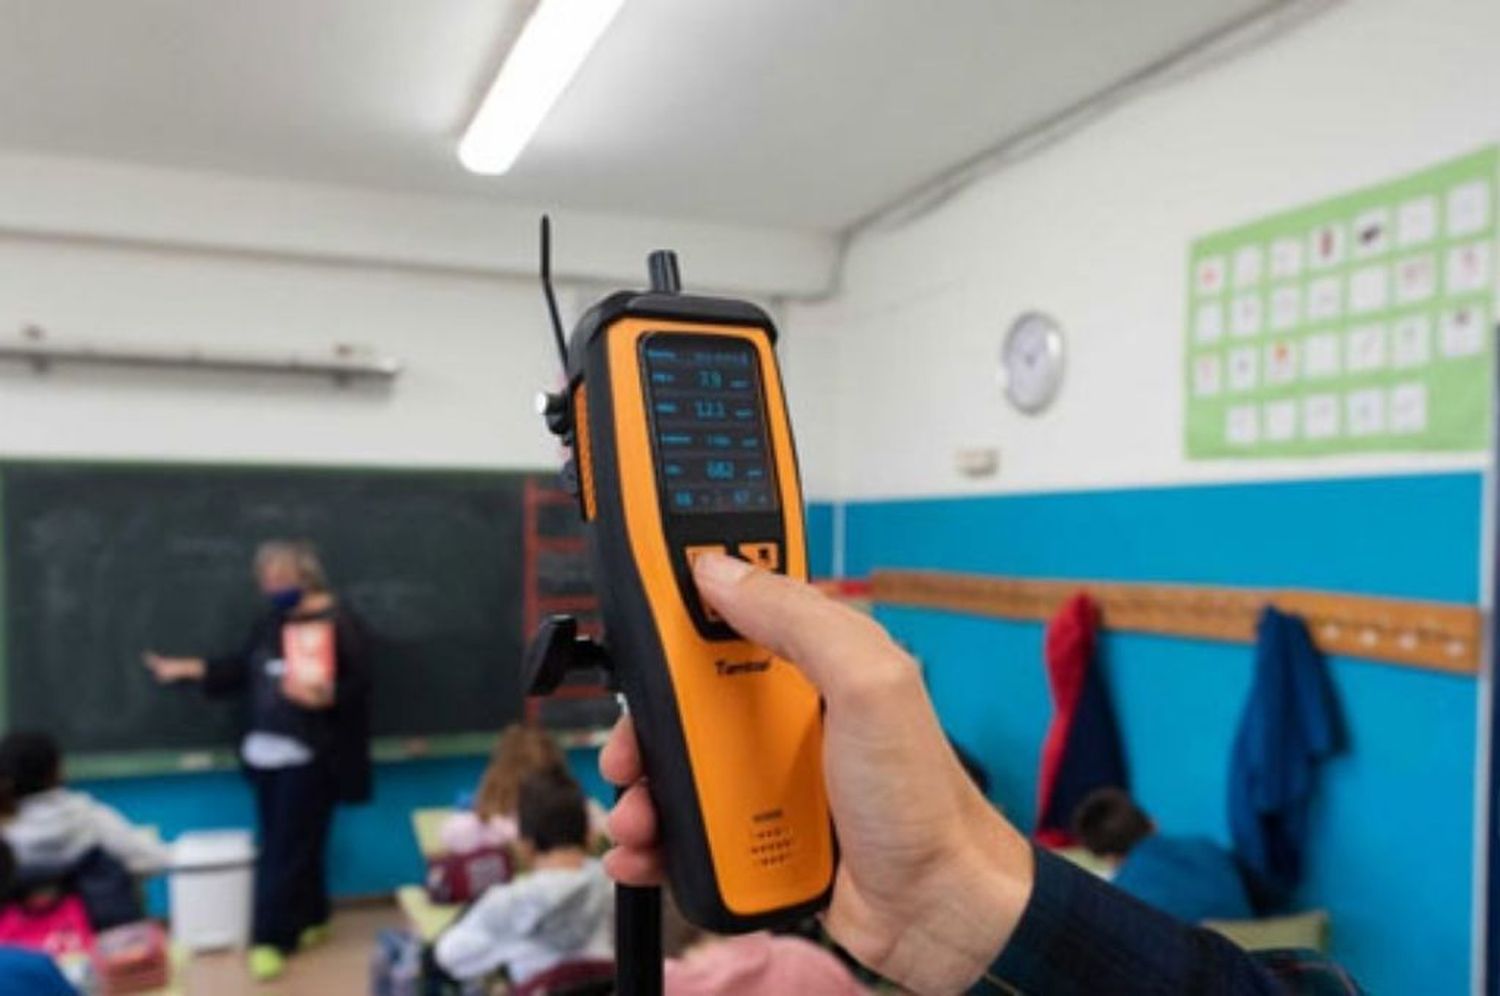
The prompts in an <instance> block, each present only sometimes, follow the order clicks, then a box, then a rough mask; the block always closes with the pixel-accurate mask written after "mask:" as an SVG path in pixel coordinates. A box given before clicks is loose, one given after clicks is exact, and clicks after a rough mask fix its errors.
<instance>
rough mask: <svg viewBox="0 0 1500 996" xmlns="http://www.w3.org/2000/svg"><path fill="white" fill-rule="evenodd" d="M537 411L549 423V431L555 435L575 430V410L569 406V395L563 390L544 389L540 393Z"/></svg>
mask: <svg viewBox="0 0 1500 996" xmlns="http://www.w3.org/2000/svg"><path fill="white" fill-rule="evenodd" d="M536 413H537V414H538V415H540V416H541V417H542V420H543V421H544V422H546V423H547V431H548V432H551V433H552V434H553V435H554V436H566V435H568V434H569V433H570V432H572V431H573V412H572V410H571V409H570V408H569V407H568V396H567V395H566V394H564V393H562V392H561V391H542V392H541V393H540V394H538V395H537V396H536Z"/></svg>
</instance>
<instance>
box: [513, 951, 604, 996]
mask: <svg viewBox="0 0 1500 996" xmlns="http://www.w3.org/2000/svg"><path fill="white" fill-rule="evenodd" d="M614 981H615V963H614V962H612V961H608V960H606V959H602V958H585V959H580V960H578V961H565V962H563V963H562V964H561V965H554V966H552V967H551V968H549V969H547V970H546V971H545V972H540V973H538V974H536V975H533V976H532V977H531V978H529V979H527V980H526V981H525V983H523V984H522V985H519V986H516V987H515V988H514V989H512V990H511V994H512V996H569V994H574V993H586V992H587V993H594V992H606V991H608V992H612V991H613V988H610V989H604V988H601V987H602V986H603V985H604V984H606V983H607V984H609V986H610V987H613V984H614Z"/></svg>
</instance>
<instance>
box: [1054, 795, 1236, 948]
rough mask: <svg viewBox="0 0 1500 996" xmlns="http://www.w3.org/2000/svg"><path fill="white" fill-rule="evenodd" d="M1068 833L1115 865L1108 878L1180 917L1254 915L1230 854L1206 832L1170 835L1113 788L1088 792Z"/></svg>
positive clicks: (1209, 917) (1146, 901)
mask: <svg viewBox="0 0 1500 996" xmlns="http://www.w3.org/2000/svg"><path fill="white" fill-rule="evenodd" d="M1073 833H1074V835H1075V836H1077V837H1078V839H1079V840H1080V841H1081V842H1082V843H1083V846H1084V847H1086V848H1088V849H1089V850H1090V851H1091V852H1093V853H1094V854H1095V855H1097V856H1098V857H1100V858H1103V859H1104V860H1105V861H1106V862H1107V863H1109V864H1110V865H1112V866H1113V867H1114V869H1115V872H1114V875H1113V876H1112V878H1111V881H1113V882H1114V884H1115V885H1116V886H1118V887H1119V888H1121V889H1123V890H1124V891H1126V892H1128V893H1130V894H1131V895H1132V896H1135V897H1136V898H1137V899H1139V900H1141V901H1142V902H1144V903H1147V904H1148V905H1151V906H1154V907H1156V908H1157V909H1159V910H1161V911H1162V912H1164V913H1169V914H1171V915H1172V916H1175V917H1177V918H1178V919H1179V920H1184V921H1187V922H1188V923H1197V922H1199V921H1201V920H1243V919H1247V918H1249V917H1250V916H1252V915H1253V914H1252V913H1251V909H1250V900H1249V898H1248V896H1247V895H1246V892H1245V883H1244V879H1243V878H1242V877H1241V875H1240V871H1239V866H1238V865H1237V864H1236V863H1235V860H1234V856H1233V855H1232V854H1230V853H1229V852H1228V851H1226V850H1225V849H1224V848H1222V847H1220V846H1219V845H1217V844H1215V843H1214V842H1213V841H1211V840H1209V839H1207V838H1206V837H1169V836H1167V835H1166V834H1162V833H1158V832H1157V831H1156V824H1155V823H1153V822H1152V821H1151V818H1150V817H1149V816H1147V815H1146V813H1145V811H1144V810H1142V809H1141V808H1140V807H1139V806H1137V805H1136V804H1135V801H1134V800H1133V799H1131V798H1130V796H1129V795H1128V794H1127V793H1126V792H1124V791H1123V790H1122V789H1117V788H1102V789H1096V790H1095V791H1093V792H1090V793H1089V794H1088V795H1087V796H1085V797H1084V800H1083V801H1082V802H1081V803H1079V804H1078V809H1077V811H1075V812H1074V814H1073Z"/></svg>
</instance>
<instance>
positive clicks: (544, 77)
mask: <svg viewBox="0 0 1500 996" xmlns="http://www.w3.org/2000/svg"><path fill="white" fill-rule="evenodd" d="M624 4H625V0H541V2H540V3H539V4H537V8H536V10H534V11H532V14H531V18H530V19H529V20H528V21H527V22H526V26H525V27H524V28H522V29H521V36H520V37H519V38H517V39H516V44H515V46H514V47H512V48H511V50H510V54H509V55H507V56H506V57H505V63H504V64H503V65H502V66H501V67H500V72H499V73H498V74H497V75H496V76H495V82H494V83H493V84H492V85H491V86H490V92H489V93H487V94H485V95H484V102H483V103H481V104H480V105H479V110H478V111H476V112H475V114H474V120H473V121H470V122H469V130H468V131H466V132H464V137H463V141H461V142H459V143H458V160H459V162H461V163H463V165H464V168H465V169H467V170H469V171H471V172H474V173H487V174H490V175H496V174H500V173H504V172H505V171H506V170H508V169H510V167H511V164H513V163H514V162H515V161H516V157H517V156H519V155H520V154H521V150H522V149H524V148H525V147H526V143H527V142H529V141H531V136H532V135H535V134H536V130H537V128H539V127H541V124H542V120H543V119H544V118H545V117H546V116H547V112H548V111H550V110H552V105H553V104H555V103H557V98H558V97H561V96H562V92H563V91H564V90H566V89H567V88H568V84H569V83H570V82H571V81H572V79H573V75H574V74H575V73H577V72H578V67H580V66H582V65H583V60H584V59H587V58H588V55H589V52H590V51H591V50H592V49H593V47H594V44H595V43H596V42H597V41H598V40H599V38H600V36H601V35H603V34H604V29H605V28H608V27H609V23H610V21H613V20H614V18H615V15H616V14H617V13H619V11H620V8H621V7H622V6H624Z"/></svg>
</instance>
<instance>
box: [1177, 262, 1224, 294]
mask: <svg viewBox="0 0 1500 996" xmlns="http://www.w3.org/2000/svg"><path fill="white" fill-rule="evenodd" d="M1179 272H1180V271H1179ZM1225 272H1226V271H1225V266H1224V257H1223V256H1209V257H1208V258H1206V259H1203V260H1200V261H1199V263H1198V272H1197V273H1196V274H1195V275H1194V277H1193V281H1194V284H1195V285H1196V286H1197V288H1198V293H1199V294H1217V293H1219V292H1220V291H1222V290H1223V289H1224V284H1225V283H1226V281H1225Z"/></svg>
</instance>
